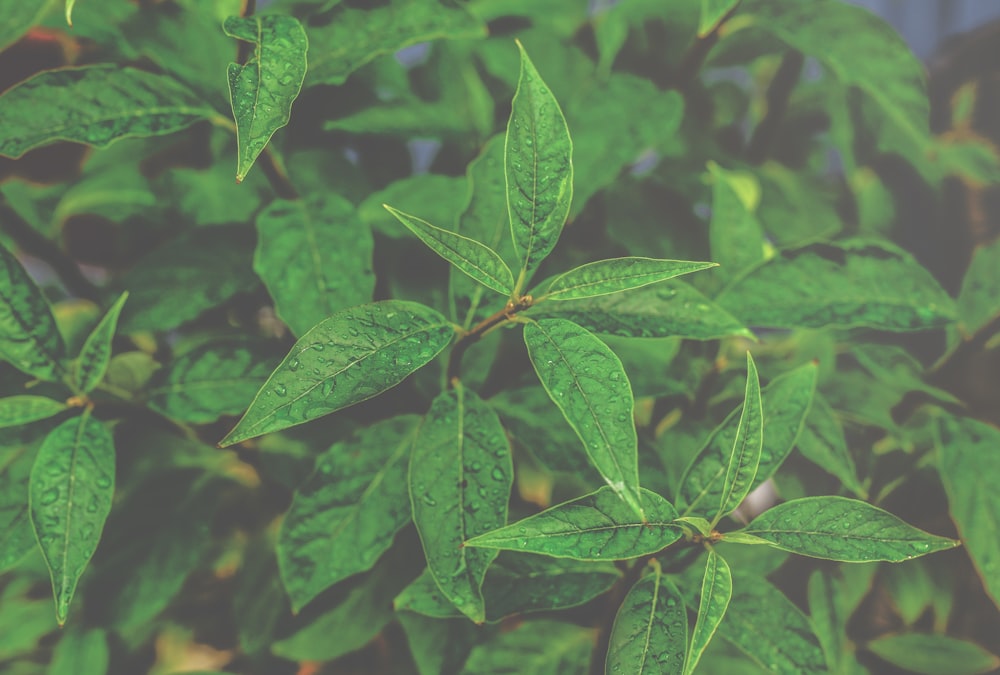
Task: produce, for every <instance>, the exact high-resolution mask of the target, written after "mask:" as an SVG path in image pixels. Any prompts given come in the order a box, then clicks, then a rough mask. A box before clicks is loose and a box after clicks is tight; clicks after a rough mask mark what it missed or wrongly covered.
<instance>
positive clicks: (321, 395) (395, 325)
mask: <svg viewBox="0 0 1000 675" xmlns="http://www.w3.org/2000/svg"><path fill="white" fill-rule="evenodd" d="M454 335H455V331H454V326H453V325H452V324H451V323H449V322H448V321H447V320H446V319H445V318H444V317H443V316H441V315H440V314H438V313H437V312H436V311H434V310H433V309H431V308H429V307H425V306H423V305H420V304H418V303H415V302H408V301H404V300H385V301H382V302H375V303H371V304H368V305H361V306H359V307H352V308H349V309H345V310H342V311H340V312H337V313H336V314H334V315H332V316H330V317H329V318H327V319H324V320H323V321H321V322H319V323H318V324H316V325H315V326H314V327H313V328H312V329H310V330H309V331H307V332H306V334H305V335H303V336H302V337H301V338H299V340H298V342H296V343H295V346H294V347H292V350H291V351H290V352H289V353H288V355H287V356H286V357H285V358H284V360H283V361H282V362H281V363H280V364H278V367H277V368H275V370H274V372H273V373H271V376H270V377H269V378H268V379H267V382H265V383H264V386H262V387H261V388H260V391H259V392H257V396H256V397H255V398H254V400H253V402H252V403H251V404H250V408H249V410H247V411H246V413H244V415H243V417H242V419H240V421H239V423H238V424H237V425H236V427H235V428H234V429H233V430H232V431H230V432H229V434H228V435H227V436H226V437H225V438H224V439H222V441H221V443H220V445H221V446H223V447H224V446H227V445H232V444H233V443H239V442H240V441H243V440H246V439H248V438H253V437H254V436H260V435H261V434H266V433H268V432H271V431H278V430H279V429H286V428H288V427H291V426H295V425H297V424H302V423H303V422H308V421H309V420H311V419H315V418H317V417H322V416H323V415H327V414H329V413H332V412H335V411H337V410H340V409H341V408H346V407H347V406H350V405H354V404H355V403H358V402H360V401H365V400H367V399H369V398H371V397H373V396H376V395H378V394H381V393H382V392H383V391H385V390H386V389H389V388H391V387H395V386H396V385H397V384H399V383H400V382H402V381H403V380H404V379H405V378H406V376H407V375H409V374H410V373H412V372H413V371H415V370H417V369H418V368H420V367H421V366H423V365H425V364H427V363H428V362H430V361H431V359H433V358H434V357H435V356H437V355H438V354H439V353H440V352H441V350H442V349H444V348H445V347H446V346H447V345H448V343H449V342H451V340H452V338H453V337H454Z"/></svg>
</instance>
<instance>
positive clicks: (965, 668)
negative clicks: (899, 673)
mask: <svg viewBox="0 0 1000 675" xmlns="http://www.w3.org/2000/svg"><path fill="white" fill-rule="evenodd" d="M865 646H866V647H867V648H868V650H870V651H872V652H874V653H875V654H876V656H878V657H879V658H881V659H884V660H885V661H888V662H889V663H891V664H892V665H894V666H897V667H898V668H902V669H903V670H908V671H910V672H911V673H921V675H980V673H988V672H991V671H993V670H995V669H996V668H997V667H998V666H1000V656H997V655H996V654H993V653H991V652H989V651H987V650H985V649H983V648H982V647H980V646H979V645H977V644H976V643H975V642H970V641H968V640H960V639H958V638H953V637H950V636H948V635H935V634H932V633H898V634H896V635H885V636H882V637H880V638H878V639H876V640H872V641H871V642H869V643H868V644H867V645H865Z"/></svg>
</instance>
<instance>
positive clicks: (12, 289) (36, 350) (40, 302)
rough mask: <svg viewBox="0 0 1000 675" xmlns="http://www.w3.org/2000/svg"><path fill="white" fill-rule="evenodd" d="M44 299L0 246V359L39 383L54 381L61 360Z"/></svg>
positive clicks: (60, 342)
mask: <svg viewBox="0 0 1000 675" xmlns="http://www.w3.org/2000/svg"><path fill="white" fill-rule="evenodd" d="M65 351H66V348H65V346H64V345H63V339H62V335H60V333H59V329H58V328H56V322H55V319H53V318H52V311H51V310H50V309H49V304H48V302H46V300H45V296H43V295H42V292H41V291H40V290H39V289H38V287H37V286H36V285H35V282H34V281H32V280H31V277H29V276H28V273H27V272H25V271H24V268H23V267H21V263H20V262H18V260H17V258H15V257H14V254H13V253H11V252H10V251H8V250H7V249H6V248H5V247H3V246H0V358H2V359H3V360H5V361H9V362H10V363H11V364H13V365H14V366H15V367H16V368H17V369H18V370H21V371H23V372H25V373H28V374H29V375H33V376H35V377H37V378H39V379H42V380H53V381H54V380H58V379H59V377H60V376H61V374H62V372H63V366H62V363H61V359H62V358H63V356H65Z"/></svg>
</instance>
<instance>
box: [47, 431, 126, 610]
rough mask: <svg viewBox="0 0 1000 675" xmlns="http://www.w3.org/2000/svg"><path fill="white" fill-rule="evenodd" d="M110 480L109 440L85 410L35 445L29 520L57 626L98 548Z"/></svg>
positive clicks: (111, 485) (112, 450)
mask: <svg viewBox="0 0 1000 675" xmlns="http://www.w3.org/2000/svg"><path fill="white" fill-rule="evenodd" d="M114 486H115V447H114V441H113V440H112V438H111V434H110V433H108V430H107V428H106V427H105V426H104V424H103V423H101V422H99V421H97V420H96V419H94V418H93V417H91V416H90V414H88V413H84V414H83V415H81V416H79V417H74V418H72V419H69V420H66V421H65V422H63V423H62V424H60V425H59V426H57V427H56V428H55V429H53V430H52V431H51V432H50V433H49V435H48V436H47V437H46V439H45V441H44V442H43V443H42V447H41V448H40V449H39V450H38V457H37V458H35V465H34V466H33V467H32V469H31V482H30V486H29V491H30V504H31V524H32V526H33V527H34V529H35V536H36V537H37V538H38V545H39V546H40V547H41V550H42V555H43V556H44V557H45V563H46V564H47V565H48V567H49V572H50V573H51V576H52V593H53V595H54V596H55V601H56V619H57V620H58V621H59V625H60V626H61V625H63V624H64V623H66V617H67V616H68V614H69V605H70V602H71V601H72V600H73V594H74V592H75V591H76V584H77V581H79V579H80V575H82V574H83V571H84V569H85V568H86V567H87V563H88V562H90V558H91V556H93V555H94V551H96V550H97V543H98V542H99V541H100V539H101V531H102V530H103V529H104V521H105V520H106V519H107V517H108V513H109V512H110V511H111V499H112V497H113V496H114V491H115V487H114Z"/></svg>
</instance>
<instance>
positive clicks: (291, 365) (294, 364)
mask: <svg viewBox="0 0 1000 675" xmlns="http://www.w3.org/2000/svg"><path fill="white" fill-rule="evenodd" d="M301 365H302V362H301V361H299V360H298V358H294V359H292V360H291V361H289V362H288V369H289V370H290V371H292V372H293V373H294V372H295V371H296V370H298V369H299V366H301Z"/></svg>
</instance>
